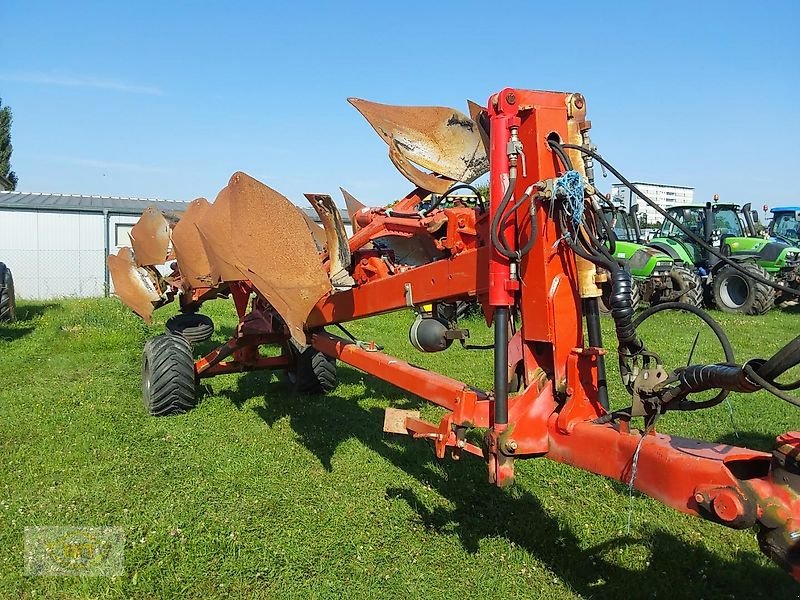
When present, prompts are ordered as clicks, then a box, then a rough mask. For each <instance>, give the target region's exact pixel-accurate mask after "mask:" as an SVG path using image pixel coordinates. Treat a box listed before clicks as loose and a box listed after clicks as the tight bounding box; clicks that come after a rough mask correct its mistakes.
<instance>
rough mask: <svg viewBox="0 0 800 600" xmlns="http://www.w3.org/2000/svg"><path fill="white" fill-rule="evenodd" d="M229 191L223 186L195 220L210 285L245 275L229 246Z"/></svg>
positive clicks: (238, 278) (234, 279)
mask: <svg viewBox="0 0 800 600" xmlns="http://www.w3.org/2000/svg"><path fill="white" fill-rule="evenodd" d="M229 205H230V192H229V190H228V188H227V187H226V188H223V189H222V191H221V192H220V193H219V194H217V198H216V199H215V200H214V202H213V203H212V204H211V205H210V206H209V208H208V210H206V211H205V213H204V214H203V216H202V217H201V218H200V220H199V221H198V222H197V225H196V226H197V231H198V232H199V233H200V239H201V240H202V242H203V247H204V248H205V251H206V256H207V257H208V263H209V266H210V267H211V281H212V285H215V284H217V283H218V282H220V281H241V280H243V279H247V276H246V275H245V274H244V273H242V271H241V270H239V269H238V268H237V267H236V262H237V261H236V255H235V254H234V253H233V248H232V247H231V237H232V232H231V217H230V208H229Z"/></svg>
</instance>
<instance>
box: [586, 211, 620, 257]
mask: <svg viewBox="0 0 800 600" xmlns="http://www.w3.org/2000/svg"><path fill="white" fill-rule="evenodd" d="M592 215H593V216H594V222H595V228H596V229H597V231H600V229H601V228H602V229H603V231H605V232H606V239H607V240H608V251H609V252H610V253H611V254H615V253H616V251H617V235H616V234H615V233H614V230H613V229H611V225H610V224H609V222H608V221H606V218H605V217H604V216H603V214H602V212H601V214H600V215H599V216H598V214H597V213H596V212H595V211H594V210H593V211H592Z"/></svg>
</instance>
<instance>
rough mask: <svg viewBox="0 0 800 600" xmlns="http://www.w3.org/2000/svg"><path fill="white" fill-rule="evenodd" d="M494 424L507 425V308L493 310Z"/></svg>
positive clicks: (501, 307) (499, 307) (500, 307)
mask: <svg viewBox="0 0 800 600" xmlns="http://www.w3.org/2000/svg"><path fill="white" fill-rule="evenodd" d="M494 424H495V425H508V307H507V306H498V307H495V309H494Z"/></svg>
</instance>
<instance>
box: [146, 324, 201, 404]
mask: <svg viewBox="0 0 800 600" xmlns="http://www.w3.org/2000/svg"><path fill="white" fill-rule="evenodd" d="M196 387H197V377H196V375H195V371H194V358H193V357H192V347H191V345H190V344H189V340H187V339H186V338H185V337H183V336H182V335H173V334H171V333H162V334H161V335H158V336H156V337H154V338H152V339H149V340H147V343H146V344H145V345H144V351H143V352H142V396H143V399H144V407H145V409H146V410H147V412H148V413H150V414H151V415H153V416H156V417H165V416H168V415H174V414H179V413H185V412H187V411H189V410H191V409H193V408H194V407H195V406H196V405H197V394H196Z"/></svg>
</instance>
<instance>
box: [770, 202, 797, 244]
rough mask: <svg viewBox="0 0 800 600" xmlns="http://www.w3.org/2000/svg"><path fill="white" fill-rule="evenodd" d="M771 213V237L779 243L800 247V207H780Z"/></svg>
mask: <svg viewBox="0 0 800 600" xmlns="http://www.w3.org/2000/svg"><path fill="white" fill-rule="evenodd" d="M771 212H772V222H770V224H769V235H770V236H771V237H772V238H773V239H774V240H775V241H777V242H784V243H786V244H791V245H792V246H797V245H800V206H778V207H775V208H773V209H772V211H771Z"/></svg>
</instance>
